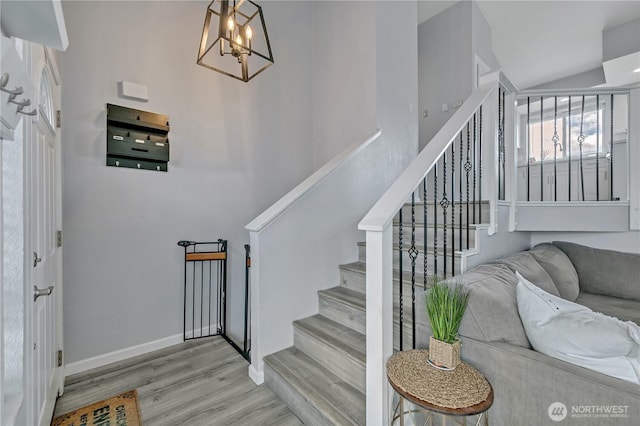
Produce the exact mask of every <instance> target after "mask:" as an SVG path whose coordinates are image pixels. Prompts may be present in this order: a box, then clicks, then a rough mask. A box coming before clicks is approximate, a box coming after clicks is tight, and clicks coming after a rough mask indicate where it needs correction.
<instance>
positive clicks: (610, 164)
mask: <svg viewBox="0 0 640 426" xmlns="http://www.w3.org/2000/svg"><path fill="white" fill-rule="evenodd" d="M613 119H614V115H613V93H612V94H611V124H610V126H611V137H610V139H609V199H610V200H611V201H613Z"/></svg>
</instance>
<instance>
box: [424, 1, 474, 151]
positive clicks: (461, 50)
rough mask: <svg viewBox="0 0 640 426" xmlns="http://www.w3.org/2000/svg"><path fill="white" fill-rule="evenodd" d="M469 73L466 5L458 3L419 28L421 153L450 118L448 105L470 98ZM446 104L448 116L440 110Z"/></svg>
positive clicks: (466, 3)
mask: <svg viewBox="0 0 640 426" xmlns="http://www.w3.org/2000/svg"><path fill="white" fill-rule="evenodd" d="M472 70H473V58H472V55H471V4H470V3H469V2H460V3H457V4H455V5H454V6H452V7H450V8H449V9H446V10H445V11H443V12H442V13H440V14H438V15H436V16H434V17H433V18H431V19H429V20H427V21H425V22H423V23H422V24H420V25H419V26H418V96H419V98H418V105H419V117H420V118H419V123H420V125H419V127H420V133H419V135H420V136H419V141H420V149H422V148H423V147H424V146H425V145H426V144H427V143H428V142H429V141H430V140H431V138H433V136H434V135H435V134H436V133H437V132H438V130H440V128H441V127H442V126H443V125H444V123H446V122H447V120H449V118H450V117H451V116H452V115H453V113H454V112H455V109H454V108H453V107H452V106H451V104H452V103H453V102H455V101H463V100H465V99H466V98H467V97H468V96H469V94H471V86H472ZM445 102H447V103H449V111H447V112H443V111H442V109H441V107H442V104H443V103H445ZM425 111H427V117H424V112H425Z"/></svg>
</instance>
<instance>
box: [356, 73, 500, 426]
mask: <svg viewBox="0 0 640 426" xmlns="http://www.w3.org/2000/svg"><path fill="white" fill-rule="evenodd" d="M500 76H501V74H500V73H495V74H493V78H492V79H490V81H489V82H487V83H485V84H483V85H482V86H480V87H479V88H478V89H476V90H475V91H474V92H473V93H472V94H471V96H470V97H469V98H468V99H467V100H466V101H465V102H464V103H463V104H462V106H460V108H459V109H458V110H457V111H456V112H455V113H454V115H453V116H452V117H451V118H450V119H449V121H447V123H445V125H444V126H443V127H442V128H441V130H440V131H439V132H438V133H437V134H436V135H435V136H434V137H433V139H432V140H431V141H430V142H429V143H428V144H427V145H426V146H425V147H424V149H423V150H422V151H421V152H420V154H419V155H418V156H417V157H416V159H415V160H414V161H413V162H412V163H411V164H410V165H409V167H408V168H407V169H406V170H405V171H404V173H403V174H402V175H401V176H400V177H399V178H398V179H397V180H396V181H395V182H394V183H393V184H392V185H391V187H390V188H389V189H388V190H387V192H386V193H385V194H384V195H383V196H382V198H380V200H379V201H378V202H377V203H376V204H375V205H374V206H373V208H372V209H371V210H370V211H369V213H368V214H367V215H366V216H365V217H364V218H363V219H362V221H361V222H360V224H359V226H358V228H359V229H360V230H364V231H366V258H367V262H366V265H367V266H366V268H367V269H366V306H367V313H366V335H367V345H366V348H367V352H366V353H367V357H366V378H367V387H366V391H367V393H366V397H367V424H380V423H385V424H388V423H389V419H390V417H389V413H390V400H389V398H388V395H389V394H390V392H389V391H388V389H389V387H388V383H387V378H386V373H385V365H386V361H387V360H388V359H389V357H390V356H391V355H392V352H393V337H394V336H393V286H392V285H391V283H393V282H394V281H393V278H394V261H393V259H394V255H393V251H394V247H395V249H396V250H397V252H398V265H400V266H399V270H398V271H397V274H398V275H399V282H400V286H399V301H398V303H399V320H400V328H399V330H402V332H400V333H399V339H400V342H399V347H400V349H406V347H405V342H404V335H405V331H404V326H403V320H404V310H405V307H404V303H405V299H406V300H407V302H408V300H409V298H408V297H406V298H405V297H404V295H403V286H404V284H403V282H404V272H403V269H405V268H406V269H407V273H409V274H410V284H411V290H410V291H411V298H410V301H411V311H410V312H411V315H412V316H413V312H415V306H416V286H417V285H424V286H425V287H426V286H427V285H428V279H429V277H432V276H438V277H446V276H451V275H454V274H456V273H458V272H460V271H461V269H462V268H463V265H461V264H460V263H459V262H456V259H457V258H459V255H460V252H461V251H464V250H466V249H467V248H468V247H467V245H466V244H467V242H468V241H469V240H468V238H469V233H468V232H467V231H466V230H465V231H463V229H462V226H458V232H457V234H456V226H455V225H456V222H458V225H462V223H463V221H466V223H467V229H468V225H470V224H472V223H482V222H488V223H489V233H490V234H492V233H493V232H495V227H496V225H497V221H496V218H495V216H496V214H495V212H496V210H497V202H498V193H499V189H500V188H499V187H498V176H499V173H498V169H499V168H498V161H499V155H498V146H497V133H498V123H497V117H498V114H497V112H498V96H499V91H498V88H499V87H500V84H499V79H500ZM501 90H502V89H501ZM483 171H484V172H483ZM486 171H490V172H486ZM420 198H422V202H421V203H419V202H417V200H419V199H420ZM483 199H486V200H488V202H489V214H486V212H485V213H484V214H483V211H482V203H481V201H482V200H483ZM419 204H422V206H420V205H419ZM403 210H404V211H403ZM416 213H417V214H418V216H421V217H422V221H423V223H424V226H423V230H422V231H423V233H424V234H423V235H422V236H421V237H422V240H423V244H422V246H420V245H419V244H418V239H417V235H416V222H417V218H416ZM408 216H410V217H411V220H410V221H408V222H406V221H405V217H408ZM396 218H397V223H398V236H397V237H398V240H397V245H396V244H395V243H394V242H393V239H394V237H393V225H394V219H396ZM428 222H431V223H432V224H433V225H434V226H433V235H431V236H429V235H427V226H426V225H427V223H428ZM440 230H441V231H440ZM465 232H466V234H467V236H466V239H465V238H463V237H464V236H463V233H465ZM439 233H440V236H439ZM429 246H431V247H432V248H433V249H432V250H431V251H430V250H429V249H428V247H429ZM404 256H407V257H404ZM420 256H421V258H420ZM403 257H404V258H403ZM419 260H421V262H419ZM417 269H422V277H419V276H418V274H417ZM420 281H422V282H420ZM420 303H422V302H420ZM407 310H408V309H407ZM407 334H409V335H410V336H412V346H413V347H415V340H416V331H415V319H414V320H413V321H412V325H411V332H410V333H407Z"/></svg>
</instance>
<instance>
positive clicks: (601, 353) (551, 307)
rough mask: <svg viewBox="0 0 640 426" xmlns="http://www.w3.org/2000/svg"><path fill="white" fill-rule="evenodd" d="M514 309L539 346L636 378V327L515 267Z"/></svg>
mask: <svg viewBox="0 0 640 426" xmlns="http://www.w3.org/2000/svg"><path fill="white" fill-rule="evenodd" d="M516 276H517V277H518V286H517V288H516V294H517V301H518V313H519V314H520V318H521V319H522V325H523V326H524V330H525V332H526V333H527V337H528V338H529V341H530V342H531V346H532V347H533V348H534V349H535V350H536V351H538V352H540V353H543V354H545V355H549V356H552V357H554V358H558V359H561V360H563V361H566V362H570V363H572V364H575V365H579V366H581V367H584V368H588V369H590V370H594V371H597V372H600V373H603V374H607V375H609V376H613V377H617V378H620V379H623V380H627V381H630V382H632V383H636V384H640V327H638V326H637V325H636V324H634V323H632V322H630V321H628V322H623V321H620V320H619V319H617V318H613V317H609V316H606V315H603V314H601V313H599V312H593V311H592V310H591V309H589V308H587V307H586V306H582V305H579V304H577V303H573V302H570V301H568V300H565V299H562V298H560V297H557V296H554V295H552V294H549V293H547V292H546V291H544V290H542V289H541V288H539V287H537V286H536V285H535V284H532V283H531V282H529V281H527V280H526V279H525V278H524V277H522V275H520V273H518V272H516Z"/></svg>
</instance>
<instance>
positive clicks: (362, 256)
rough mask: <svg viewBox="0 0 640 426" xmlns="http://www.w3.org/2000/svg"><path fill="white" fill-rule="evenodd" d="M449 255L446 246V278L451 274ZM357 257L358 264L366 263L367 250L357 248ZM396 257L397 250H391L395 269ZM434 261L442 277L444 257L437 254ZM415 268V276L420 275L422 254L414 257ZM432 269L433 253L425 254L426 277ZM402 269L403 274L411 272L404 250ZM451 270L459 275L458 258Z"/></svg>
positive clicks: (361, 247)
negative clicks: (436, 262)
mask: <svg viewBox="0 0 640 426" xmlns="http://www.w3.org/2000/svg"><path fill="white" fill-rule="evenodd" d="M450 253H451V247H449V246H448V247H447V258H446V262H447V263H446V265H447V276H450V275H451V272H452V271H451V258H450V257H449V255H450ZM358 255H359V260H360V262H366V256H367V249H366V247H365V246H359V248H358ZM398 257H399V256H398V250H393V264H394V265H395V266H396V267H397V265H398V264H399V260H398ZM436 259H437V261H438V274H439V275H442V274H443V273H444V265H445V263H444V262H445V257H444V256H442V254H438V256H437V258H436ZM415 267H416V274H420V275H422V274H423V272H424V256H423V253H422V252H420V253H418V256H417V257H416V261H415ZM433 268H434V257H433V253H427V274H428V275H431V274H433ZM402 269H403V271H405V272H410V271H411V259H410V258H409V254H408V253H407V251H406V250H403V253H402ZM453 270H454V272H455V274H458V273H460V258H459V257H456V258H455V260H454V269H453ZM455 274H454V275H455Z"/></svg>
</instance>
